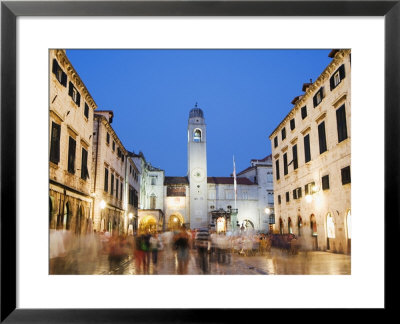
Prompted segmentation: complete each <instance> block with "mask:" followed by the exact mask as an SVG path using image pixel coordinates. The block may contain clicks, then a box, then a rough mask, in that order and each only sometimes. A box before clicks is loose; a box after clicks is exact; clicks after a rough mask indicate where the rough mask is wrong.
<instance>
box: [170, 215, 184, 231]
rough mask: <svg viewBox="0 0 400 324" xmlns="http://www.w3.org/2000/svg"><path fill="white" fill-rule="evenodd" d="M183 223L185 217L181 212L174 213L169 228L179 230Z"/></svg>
mask: <svg viewBox="0 0 400 324" xmlns="http://www.w3.org/2000/svg"><path fill="white" fill-rule="evenodd" d="M182 225H183V217H182V216H181V215H180V214H172V215H171V216H170V217H169V220H168V229H169V230H170V231H178V230H180V228H181V227H182Z"/></svg>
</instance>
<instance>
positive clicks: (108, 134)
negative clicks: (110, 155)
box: [106, 133, 110, 144]
mask: <svg viewBox="0 0 400 324" xmlns="http://www.w3.org/2000/svg"><path fill="white" fill-rule="evenodd" d="M106 142H107V144H110V133H107V135H106Z"/></svg>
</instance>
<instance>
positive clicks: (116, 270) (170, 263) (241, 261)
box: [50, 249, 351, 275]
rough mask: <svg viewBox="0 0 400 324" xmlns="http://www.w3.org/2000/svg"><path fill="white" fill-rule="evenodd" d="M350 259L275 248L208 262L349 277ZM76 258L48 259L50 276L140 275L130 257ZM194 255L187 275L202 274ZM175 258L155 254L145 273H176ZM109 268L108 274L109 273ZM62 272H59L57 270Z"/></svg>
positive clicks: (225, 267)
mask: <svg viewBox="0 0 400 324" xmlns="http://www.w3.org/2000/svg"><path fill="white" fill-rule="evenodd" d="M350 259H351V257H350V256H349V255H343V254H335V253H329V252H321V251H312V252H299V253H298V254H297V255H288V254H287V253H286V252H281V251H280V250H278V249H272V250H271V252H267V253H266V254H265V255H263V256H261V255H256V256H241V255H238V254H234V255H230V262H229V263H218V262H217V261H216V260H215V258H214V257H213V258H212V259H211V262H209V265H210V267H209V274H211V275H218V274H219V275H240V274H241V275H260V274H261V275H284V274H286V275H302V274H309V275H350V274H351V265H350ZM78 260H79V256H75V257H73V256H70V257H69V258H67V259H58V260H51V263H50V267H51V268H52V269H55V271H54V270H53V273H59V274H62V273H68V274H103V275H107V274H126V275H134V274H143V270H142V271H138V269H137V268H136V262H135V259H134V258H133V256H132V255H130V256H128V257H126V258H124V259H123V260H122V261H121V262H118V263H116V264H113V265H112V266H111V267H110V263H109V261H108V256H107V255H102V256H101V257H100V258H97V259H96V260H88V259H86V258H85V259H84V260H81V261H79V262H78ZM197 261H198V256H197V252H196V251H195V250H191V253H190V255H189V262H188V266H187V274H189V275H199V274H202V271H201V270H200V267H199V266H198V263H197ZM177 264H178V261H177V257H176V254H175V253H174V252H172V251H171V252H167V251H163V252H160V253H159V260H158V264H157V267H154V266H153V264H152V263H151V262H150V266H149V269H148V273H145V274H159V275H171V274H177ZM110 268H111V271H110ZM57 269H63V270H61V271H60V270H57Z"/></svg>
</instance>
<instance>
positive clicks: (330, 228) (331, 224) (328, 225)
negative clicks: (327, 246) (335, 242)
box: [326, 213, 335, 238]
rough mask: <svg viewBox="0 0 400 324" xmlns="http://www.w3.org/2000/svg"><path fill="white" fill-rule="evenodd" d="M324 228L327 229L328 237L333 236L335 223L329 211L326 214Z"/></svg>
mask: <svg viewBox="0 0 400 324" xmlns="http://www.w3.org/2000/svg"><path fill="white" fill-rule="evenodd" d="M326 229H327V231H328V238H335V224H334V222H333V217H332V215H331V213H328V214H327V215H326Z"/></svg>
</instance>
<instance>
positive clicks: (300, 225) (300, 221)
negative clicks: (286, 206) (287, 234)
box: [297, 216, 303, 236]
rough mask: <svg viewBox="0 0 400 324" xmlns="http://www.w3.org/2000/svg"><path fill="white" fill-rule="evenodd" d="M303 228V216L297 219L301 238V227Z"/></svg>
mask: <svg viewBox="0 0 400 324" xmlns="http://www.w3.org/2000/svg"><path fill="white" fill-rule="evenodd" d="M302 226H303V220H302V219H301V216H299V217H298V218H297V229H298V233H299V236H301V227H302Z"/></svg>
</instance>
